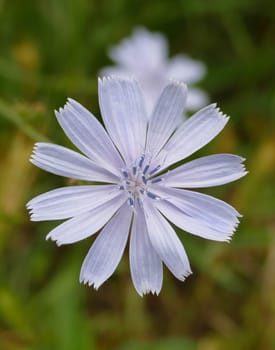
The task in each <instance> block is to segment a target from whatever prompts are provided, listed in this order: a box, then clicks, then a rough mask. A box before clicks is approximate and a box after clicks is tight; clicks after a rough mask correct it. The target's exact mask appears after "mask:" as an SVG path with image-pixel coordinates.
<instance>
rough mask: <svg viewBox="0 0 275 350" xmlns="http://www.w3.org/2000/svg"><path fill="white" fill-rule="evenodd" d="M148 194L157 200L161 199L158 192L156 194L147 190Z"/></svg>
mask: <svg viewBox="0 0 275 350" xmlns="http://www.w3.org/2000/svg"><path fill="white" fill-rule="evenodd" d="M146 194H147V196H148V197H149V198H151V199H156V200H158V199H160V197H159V196H157V195H156V194H154V193H152V192H146Z"/></svg>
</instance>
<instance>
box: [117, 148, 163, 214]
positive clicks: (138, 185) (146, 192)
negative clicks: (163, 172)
mask: <svg viewBox="0 0 275 350" xmlns="http://www.w3.org/2000/svg"><path fill="white" fill-rule="evenodd" d="M159 169H160V165H158V166H157V167H154V168H152V167H151V166H150V160H148V159H146V157H145V155H144V154H143V155H142V156H141V157H140V158H139V159H138V160H137V161H136V162H135V163H134V164H133V165H132V166H131V167H129V168H127V169H123V170H122V176H121V181H120V183H119V189H120V190H122V191H125V192H126V193H127V196H128V204H129V205H130V207H131V208H133V209H134V208H135V206H136V205H137V204H139V205H142V201H143V200H144V196H146V197H148V198H150V199H153V200H159V199H160V197H159V196H158V195H156V194H154V192H152V187H153V186H152V185H153V184H154V183H157V182H161V181H162V179H161V178H160V177H158V178H155V179H154V178H153V176H154V174H155V173H156V172H157V171H158V170H159Z"/></svg>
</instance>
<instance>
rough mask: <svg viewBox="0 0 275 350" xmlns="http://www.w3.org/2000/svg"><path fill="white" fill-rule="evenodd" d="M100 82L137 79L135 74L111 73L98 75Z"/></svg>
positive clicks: (133, 80)
mask: <svg viewBox="0 0 275 350" xmlns="http://www.w3.org/2000/svg"><path fill="white" fill-rule="evenodd" d="M97 80H98V84H99V85H100V84H105V83H106V82H110V81H114V82H119V83H121V82H130V83H132V82H134V83H137V79H136V77H135V75H134V74H130V73H129V75H127V76H125V75H123V76H122V75H119V74H111V75H104V76H103V77H98V78H97Z"/></svg>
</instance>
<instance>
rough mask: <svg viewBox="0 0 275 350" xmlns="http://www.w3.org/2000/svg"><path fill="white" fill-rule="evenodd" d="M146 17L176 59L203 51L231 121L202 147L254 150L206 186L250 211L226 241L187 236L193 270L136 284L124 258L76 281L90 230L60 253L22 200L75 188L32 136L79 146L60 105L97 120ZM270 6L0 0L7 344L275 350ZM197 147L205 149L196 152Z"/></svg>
mask: <svg viewBox="0 0 275 350" xmlns="http://www.w3.org/2000/svg"><path fill="white" fill-rule="evenodd" d="M137 25H144V26H146V27H147V28H148V29H150V30H153V31H160V32H163V33H164V34H165V35H166V36H167V38H168V40H169V43H170V52H171V55H173V54H176V53H180V52H185V53H187V54H189V55H190V56H191V57H194V58H195V59H199V60H202V61H203V62H205V64H206V65H207V67H208V74H207V76H206V78H205V79H204V80H203V81H202V82H201V84H200V87H201V88H203V89H205V90H206V91H207V92H208V93H209V95H210V100H211V101H213V102H214V101H216V102H218V104H219V106H220V107H221V109H222V110H223V111H224V112H225V113H226V114H228V115H230V116H231V117H232V118H231V120H230V123H229V124H228V126H227V127H226V129H225V130H224V131H223V132H222V133H221V135H220V136H218V137H217V139H216V140H215V141H213V142H212V143H211V144H210V145H208V146H207V147H205V148H204V149H203V150H202V151H200V152H199V155H205V154H209V153H216V152H223V153H225V152H230V153H236V154H239V155H242V156H244V157H246V158H247V167H248V170H249V172H250V173H249V174H248V176H246V178H244V179H242V180H240V181H238V182H236V183H233V184H229V185H225V186H222V187H221V188H212V189H209V190H208V191H207V193H209V194H212V195H215V196H217V197H218V198H221V199H223V200H226V201H228V202H229V203H230V204H232V205H234V206H235V207H236V208H237V209H238V210H239V211H240V212H241V213H242V214H243V215H244V217H243V218H242V220H241V224H240V227H239V229H238V230H237V233H236V234H235V236H234V238H233V240H232V242H231V244H226V243H216V242H208V241H205V240H203V239H199V238H196V237H194V236H191V235H188V234H187V233H180V237H181V238H182V241H183V243H184V245H185V248H186V250H187V253H188V255H189V258H190V262H191V266H192V268H193V272H194V273H193V275H192V276H191V277H189V278H188V279H187V280H186V281H185V282H184V283H181V282H179V281H177V280H176V279H175V278H173V277H172V275H171V274H170V273H168V272H167V270H166V271H165V276H164V285H163V288H162V291H161V294H160V296H158V297H156V296H145V297H143V298H140V297H139V296H138V295H137V293H136V292H135V290H134V288H133V286H132V283H131V279H130V273H129V264H128V254H125V255H124V257H123V261H122V262H121V264H120V265H119V268H118V270H117V271H116V273H115V274H114V276H113V277H112V278H111V279H110V280H109V281H108V282H107V283H105V284H104V285H103V286H102V287H101V288H100V289H99V291H97V292H96V291H94V290H93V289H91V288H88V287H87V286H83V285H80V284H79V282H78V276H79V270H80V267H81V264H82V261H83V259H84V256H85V254H86V252H87V251H88V249H89V247H90V245H91V243H92V241H93V238H92V239H86V240H85V241H83V242H80V243H78V244H75V245H72V246H64V247H60V248H57V247H56V246H55V244H54V243H53V242H46V241H45V240H44V237H45V235H46V233H47V232H48V231H49V230H50V229H51V228H52V227H54V226H55V225H56V223H54V222H50V223H49V222H46V223H43V222H41V223H32V222H29V219H28V215H27V212H26V210H25V203H26V201H28V200H29V199H30V198H32V197H33V196H35V195H37V194H39V193H42V192H45V191H48V190H50V189H53V188H55V187H60V186H65V185H69V184H70V183H72V182H71V181H69V180H66V179H64V178H60V177H58V176H54V175H51V174H48V173H46V172H43V171H42V170H39V169H37V168H35V167H34V166H32V165H31V164H30V163H29V162H28V159H29V156H30V153H31V149H32V146H33V143H34V142H35V141H45V140H50V141H53V142H55V143H60V144H62V145H65V146H71V145H70V143H69V141H68V140H67V139H66V137H65V136H64V134H63V132H62V130H61V129H60V128H59V126H58V125H57V122H56V120H55V117H54V114H53V110H54V109H55V108H58V107H59V106H62V105H63V104H64V103H65V100H66V97H68V96H70V97H73V98H75V99H77V100H79V101H80V102H81V103H83V104H84V105H85V106H86V107H87V108H89V109H90V110H92V111H93V112H94V113H95V114H96V115H99V111H98V102H97V73H98V71H99V69H100V68H102V67H103V66H105V65H108V64H110V63H111V62H110V61H109V60H108V58H107V55H106V50H107V48H108V47H109V46H110V45H114V44H116V43H118V42H119V41H120V40H121V39H122V38H124V37H125V36H128V35H129V34H131V32H132V30H133V28H134V27H135V26H137ZM274 57H275V3H274V1H273V0H270V1H269V0H262V1H260V0H256V1H249V0H220V1H218V0H209V1H203V0H202V1H199V0H192V1H188V0H181V1H180V0H178V1H169V2H168V1H166V0H153V1H147V2H142V1H137V0H135V1H130V0H109V1H107V0H101V1H95V0H94V1H91V0H90V1H88V0H78V1H76V0H75V1H73V0H37V1H31V0H30V1H20V0H12V1H11V0H10V1H5V0H0V155H1V162H0V179H1V181H0V259H1V262H0V349H1V350H2V349H3V350H6V349H7V350H13V349H16V350H17V349H18V350H23V349H24V350H25V349H39V350H40V349H41V350H48V349H51V350H52V349H58V350H73V349H78V350H82V349H83V350H84V349H85V350H86V349H89V350H90V349H91V350H92V349H100V350H101V349H102V350H105V349H115V350H143V349H144V350H146V349H150V350H151V349H153V350H168V349H169V350H170V349H172V350H174V349H175V350H196V349H198V350H216V349H225V350H227V349H257V350H258V349H264V350H266V349H267V350H269V349H275V216H274V215H275V186H274V169H275V128H274V126H275V115H274V110H275V108H274V107H275V85H274V81H275V79H274V78H275V60H274ZM196 155H198V153H197V154H196Z"/></svg>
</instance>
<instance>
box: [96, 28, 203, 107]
mask: <svg viewBox="0 0 275 350" xmlns="http://www.w3.org/2000/svg"><path fill="white" fill-rule="evenodd" d="M109 56H110V58H111V59H112V60H113V61H114V62H115V63H116V64H117V66H113V67H106V68H104V69H103V70H102V75H110V74H116V75H119V76H125V77H127V76H130V75H133V76H134V77H135V78H136V79H137V81H138V83H139V84H140V86H141V88H142V91H143V92H144V100H145V105H146V108H147V111H148V112H149V113H151V112H152V110H153V107H154V106H155V103H156V101H157V98H158V96H159V94H160V93H161V91H162V89H163V88H164V87H165V85H166V84H167V83H168V81H169V80H170V79H175V78H177V79H178V80H180V81H184V82H185V83H187V84H188V88H189V93H188V98H187V101H186V106H185V107H186V108H185V110H191V111H194V110H197V109H199V108H201V107H203V106H205V105H206V104H207V101H208V98H207V95H206V94H205V93H204V92H203V91H202V90H200V89H198V88H194V87H192V88H190V86H189V84H190V85H191V84H194V83H196V82H197V81H199V80H201V79H202V78H203V76H204V75H205V65H204V64H203V63H202V62H199V61H196V60H193V59H191V58H189V57H188V56H186V55H183V54H180V55H177V56H174V57H173V58H171V59H169V58H168V43H167V40H166V38H165V37H164V36H163V35H162V34H161V33H154V32H149V31H148V30H146V29H145V28H137V29H135V30H134V32H133V34H132V36H131V37H129V38H126V39H123V40H122V41H121V42H120V43H119V44H118V45H117V46H114V47H111V49H110V50H109Z"/></svg>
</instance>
